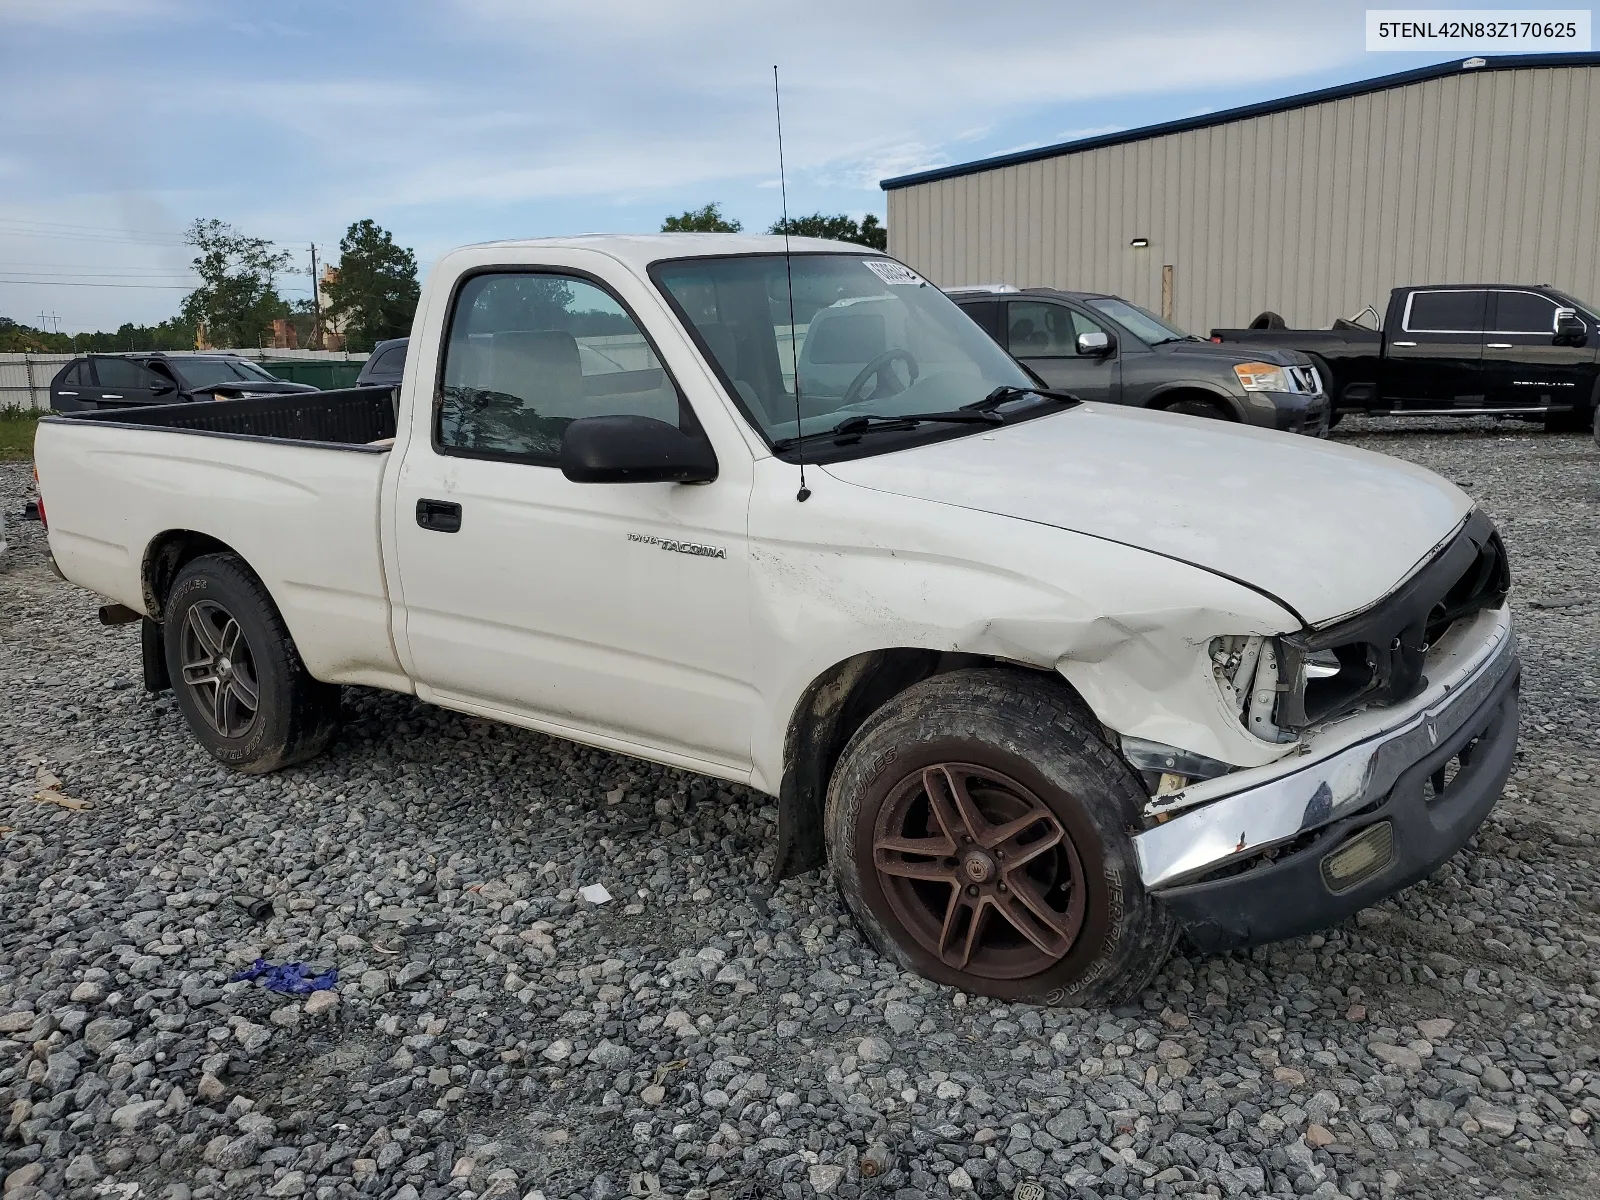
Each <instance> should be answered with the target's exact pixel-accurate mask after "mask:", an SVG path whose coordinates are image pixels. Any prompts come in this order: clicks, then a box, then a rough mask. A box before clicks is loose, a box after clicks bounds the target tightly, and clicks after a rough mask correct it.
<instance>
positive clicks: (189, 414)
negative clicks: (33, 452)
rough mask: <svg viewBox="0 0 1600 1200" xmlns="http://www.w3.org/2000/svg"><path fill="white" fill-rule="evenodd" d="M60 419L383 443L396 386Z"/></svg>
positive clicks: (318, 441)
mask: <svg viewBox="0 0 1600 1200" xmlns="http://www.w3.org/2000/svg"><path fill="white" fill-rule="evenodd" d="M61 419H63V420H70V421H93V422H96V423H100V424H109V425H138V426H141V427H143V428H157V429H170V430H175V431H176V430H182V431H185V432H188V433H202V434H210V435H213V436H216V437H241V438H265V439H270V440H273V441H287V442H309V443H312V444H315V445H320V446H331V447H337V448H339V449H345V450H354V449H382V447H377V446H373V445H372V443H374V442H382V441H386V440H387V439H389V438H392V437H394V432H395V401H394V389H392V388H377V387H359V388H344V389H342V390H340V391H337V392H301V393H294V394H290V395H283V396H253V397H250V398H247V399H242V400H213V401H201V402H196V403H190V404H159V405H150V406H147V407H128V408H109V409H99V410H96V411H91V412H82V413H71V414H64V415H63V416H62V417H61Z"/></svg>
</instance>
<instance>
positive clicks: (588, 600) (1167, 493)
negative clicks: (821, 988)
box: [36, 235, 1518, 1004]
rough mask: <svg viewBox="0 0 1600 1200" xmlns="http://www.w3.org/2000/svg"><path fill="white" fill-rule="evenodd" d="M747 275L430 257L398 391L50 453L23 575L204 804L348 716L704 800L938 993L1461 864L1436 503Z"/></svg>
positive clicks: (885, 305)
mask: <svg viewBox="0 0 1600 1200" xmlns="http://www.w3.org/2000/svg"><path fill="white" fill-rule="evenodd" d="M789 250H790V251H791V252H792V253H791V254H790V255H789V256H787V257H786V255H785V244H784V242H783V240H782V239H781V238H768V237H740V236H729V235H667V236H650V237H620V236H619V237H578V238H565V239H559V240H542V241H521V242H504V243H499V244H492V245H481V246H473V247H469V248H467V249H462V250H457V251H455V252H453V253H450V254H448V255H446V256H445V257H444V258H443V259H442V260H441V261H440V262H439V264H438V265H437V267H436V268H435V269H434V271H433V272H432V274H431V275H430V277H429V280H428V284H427V287H426V289H425V290H424V293H423V297H422V302H421V306H420V308H419V309H418V312H417V317H416V323H415V326H414V329H413V333H412V341H411V353H410V354H409V356H408V360H407V363H406V367H405V376H404V379H403V382H402V384H401V386H400V387H399V389H398V391H396V392H394V393H391V392H390V391H388V390H382V389H371V388H368V389H360V390H356V391H351V392H336V393H320V394H315V395H308V396H305V397H300V396H291V397H271V398H264V399H251V400H238V401H223V402H219V403H214V404H206V405H174V406H166V407H161V408H149V409H143V410H139V411H114V412H104V413H86V414H82V415H73V416H59V417H49V418H46V419H45V420H44V421H43V423H42V424H41V426H40V429H39V434H38V442H37V454H36V461H37V467H38V473H39V481H40V486H41V490H42V496H43V501H44V508H45V510H46V513H47V516H48V528H49V538H50V546H51V550H52V552H53V554H54V557H55V560H56V562H57V563H58V564H59V568H60V570H61V571H62V572H63V573H64V574H65V576H66V577H67V578H68V579H70V580H72V581H73V582H75V583H77V584H80V585H81V586H83V587H85V588H88V589H90V590H92V591H94V592H97V593H99V594H100V595H101V596H103V597H105V598H107V600H108V601H110V602H111V603H110V604H108V606H107V608H106V609H104V610H102V618H103V619H106V620H113V621H114V620H117V619H123V620H133V619H137V618H139V617H143V618H144V631H145V637H144V644H145V647H146V663H145V668H146V680H147V686H149V687H150V688H152V689H159V688H162V687H165V686H168V685H169V681H170V685H171V686H173V687H174V689H175V692H176V695H177V700H178V703H179V705H180V706H181V708H182V711H183V712H184V714H185V716H186V718H187V719H188V722H189V724H190V725H191V727H192V728H193V730H194V733H195V736H196V737H197V738H198V739H199V740H200V741H201V742H202V743H204V744H205V746H206V747H207V748H208V749H209V750H210V751H211V753H212V754H214V755H215V756H216V757H217V758H219V759H220V760H222V761H223V762H225V763H229V764H231V765H233V766H235V767H237V768H238V769H240V770H242V771H257V772H259V771H270V770H274V769H277V768H279V767H284V766H287V765H289V764H291V763H296V762H301V761H303V760H305V759H308V758H310V757H312V756H313V755H317V754H321V753H322V752H324V751H325V750H327V749H328V747H329V746H330V744H331V743H332V742H333V741H334V738H335V735H336V730H337V723H338V716H339V688H340V685H346V684H349V685H359V686H363V687H378V688H390V689H393V690H395V691H400V692H408V693H412V694H414V695H416V696H417V697H419V698H420V699H422V700H424V701H427V702H429V703H433V704H438V705H443V706H445V707H448V708H452V709H457V710H459V711H461V712H465V713H472V714H475V715H478V716H482V717H487V718H491V719H494V720H500V721H508V722H512V723H514V724H518V725H523V726H527V727H529V728H532V729H538V730H543V731H545V732H547V733H552V734H557V735H560V736H563V737H567V738H572V739H575V740H578V741H582V742H586V743H589V744H591V745H595V746H602V747H605V748H607V749H611V750H615V751H618V752H620V753H624V754H631V755H637V756H639V757H641V758H646V759H650V760H653V761H655V762H659V763H666V764H670V765H673V766H676V767H681V768H683V769H686V770H690V771H697V772H702V773H704V774H707V775H713V776H717V777H719V778H722V779H729V780H735V781H738V782H740V783H745V784H748V785H749V786H750V787H752V788H755V789H757V790H758V791H761V792H765V793H769V794H772V795H775V796H776V797H777V798H778V809H779V813H780V821H779V826H780V828H779V840H780V845H779V848H778V860H777V872H778V874H779V875H780V876H782V875H787V874H792V873H794V872H797V871H802V870H808V869H812V868H815V867H819V866H821V865H823V863H824V862H825V861H826V863H827V864H828V865H829V866H830V867H831V868H832V870H833V873H834V876H835V878H836V880H837V881H838V885H839V888H840V889H841V891H842V893H843V895H844V899H845V900H846V902H847V903H848V904H849V906H850V908H851V909H852V911H853V912H854V914H855V916H856V918H857V919H858V920H859V922H860V924H861V925H862V926H863V928H864V929H865V930H866V932H867V933H868V935H869V936H870V937H871V938H872V940H873V941H874V943H875V944H876V945H877V946H878V947H879V948H880V949H881V950H882V951H883V952H884V953H885V954H888V955H892V956H893V957H894V958H895V959H897V960H898V961H899V962H901V963H902V964H904V965H905V966H906V967H908V968H910V969H912V970H915V971H918V972H921V973H922V974H924V975H927V976H929V977H930V978H933V979H936V980H940V981H942V982H945V983H948V984H952V985H955V986H957V987H961V988H965V989H968V990H971V991H974V992H982V993H988V994H991V995H995V996H1001V997H1006V998H1010V999H1017V1000H1029V1001H1040V1002H1046V1003H1069V1004H1090V1003H1105V1002H1112V1001H1117V1000H1120V999H1122V998H1125V997H1127V996H1130V995H1132V994H1135V993H1136V992H1137V991H1138V990H1139V989H1140V988H1142V987H1143V986H1144V985H1145V984H1146V983H1147V982H1148V981H1149V979H1150V978H1151V976H1152V975H1153V973H1154V972H1155V971H1156V970H1157V968H1158V967H1159V966H1160V964H1161V962H1162V959H1163V957H1164V956H1165V955H1166V954H1167V952H1168V950H1169V948H1170V946H1171V945H1172V942H1173V939H1174V937H1175V936H1176V934H1177V932H1178V930H1179V929H1180V928H1186V929H1187V930H1188V932H1189V934H1190V935H1191V937H1193V938H1194V939H1195V941H1197V942H1198V943H1199V944H1200V945H1201V946H1203V947H1220V946H1228V945H1244V944H1250V943H1256V942H1261V941H1267V940H1271V939H1275V938H1282V937H1287V936H1293V935H1297V934H1300V933H1304V932H1307V931H1309V930H1312V929H1314V928H1317V927H1320V926H1325V925H1328V924H1330V923H1333V922H1336V921H1338V920H1340V919H1342V918H1344V917H1346V916H1348V915H1349V914H1351V913H1353V912H1354V911H1355V910H1356V909H1358V908H1360V907H1362V906H1364V905H1367V904H1370V903H1372V902H1374V901H1375V900H1377V899H1379V898H1381V897H1384V896H1387V895H1390V894H1392V893H1393V892H1395V891H1397V890H1398V889H1400V888H1402V887H1405V886H1406V885H1408V884H1410V883H1412V882H1414V881H1416V880H1418V879H1420V878H1422V877H1423V876H1424V875H1426V874H1427V873H1428V872H1430V871H1431V870H1432V869H1433V868H1434V867H1435V866H1437V865H1438V864H1439V863H1440V862H1442V861H1443V860H1444V859H1446V858H1447V857H1449V856H1450V855H1451V854H1453V853H1454V852H1455V851H1456V850H1457V849H1458V848H1460V847H1461V846H1462V845H1463V844H1464V843H1465V842H1466V841H1467V839H1468V838H1469V837H1470V836H1471V834H1472V833H1473V831H1474V830H1475V829H1476V828H1477V826H1478V825H1479V823H1480V822H1481V821H1482V819H1483V817H1484V815H1485V814H1486V813H1487V812H1488V810H1489V809H1490V808H1491V807H1492V806H1493V804H1494V802H1495V800H1496V799H1497V797H1498V796H1499V794H1500V791H1501V788H1502V786H1503V784H1504V782H1505V779H1506V776H1507V773H1508V772H1509V770H1510V767H1511V762H1512V757H1513V754H1514V752H1515V748H1516V739H1517V698H1516V697H1517V680H1518V667H1517V660H1516V656H1515V649H1514V643H1513V638H1512V633H1511V626H1510V617H1509V611H1508V606H1507V604H1506V591H1507V587H1508V585H1509V574H1508V569H1507V564H1506V558H1505V552H1504V549H1503V547H1502V546H1501V543H1500V539H1499V537H1498V535H1497V534H1496V533H1495V531H1494V527H1493V525H1492V524H1491V523H1490V521H1489V519H1488V518H1487V517H1486V516H1485V515H1483V514H1482V513H1481V512H1479V511H1476V510H1475V509H1474V507H1473V505H1472V502H1471V501H1470V499H1469V498H1468V497H1467V496H1466V495H1464V494H1463V493H1462V492H1461V491H1459V490H1458V489H1456V488H1455V487H1453V486H1451V485H1450V484H1448V483H1446V482H1445V481H1443V480H1441V479H1439V478H1437V477H1436V476H1434V475H1432V474H1430V473H1429V472H1427V471H1424V470H1422V469H1420V468H1417V467H1413V466H1408V465H1406V464H1405V463H1401V462H1397V461H1395V460H1393V459H1389V458H1384V457H1381V456H1378V455H1373V454H1366V453H1362V452H1360V451H1356V450H1352V449H1347V448H1342V447H1340V446H1337V445H1330V444H1327V443H1324V442H1318V441H1315V440H1312V439H1309V438H1302V437H1295V436H1292V435H1287V434H1279V433H1274V432H1270V431H1264V430H1258V429H1251V428H1244V427H1240V426H1230V425H1229V424H1227V423H1224V422H1219V421H1203V420H1199V419H1194V418H1188V417H1182V416H1174V415H1169V414H1161V413H1148V412H1144V411H1137V410H1130V409H1127V408H1121V407H1111V406H1100V405H1095V404H1086V403H1079V402H1077V401H1076V400H1075V399H1074V398H1072V397H1070V396H1065V395H1062V394H1059V393H1052V392H1050V391H1048V390H1044V389H1043V388H1042V385H1040V384H1039V382H1038V381H1037V380H1036V379H1033V378H1032V377H1030V376H1029V375H1028V374H1027V373H1026V372H1025V371H1024V369H1023V368H1021V367H1020V366H1018V365H1017V364H1016V363H1015V362H1014V361H1013V360H1012V359H1010V358H1008V357H1007V356H1006V355H1005V354H1004V353H1003V352H1002V351H1001V350H1000V349H999V348H998V347H997V346H996V345H995V344H994V343H993V342H992V341H991V340H990V339H989V338H988V337H987V336H986V335H985V334H984V333H983V331H982V330H981V329H979V328H978V326H976V325H975V324H973V323H972V321H970V320H969V319H968V318H967V317H966V316H964V315H963V314H962V313H961V312H960V311H959V310H958V309H957V308H956V307H955V305H954V304H952V303H951V302H950V301H949V300H948V299H947V298H946V297H945V296H944V295H943V294H942V293H941V292H940V291H939V290H938V289H937V288H936V287H933V286H931V285H930V284H929V283H927V282H926V281H925V280H923V279H922V278H921V277H919V276H918V275H917V274H916V273H915V272H913V271H911V270H910V269H908V268H906V267H904V266H902V265H900V264H899V263H897V262H895V261H893V260H892V259H889V258H887V257H884V256H882V255H879V254H877V253H874V252H871V251H867V250H863V249H862V248H861V247H859V246H850V245H846V244H841V243H833V242H820V241H810V240H801V239H795V240H794V241H793V242H792V244H791V245H790V246H789ZM802 460H803V466H804V481H805V486H804V488H802V487H801V468H802Z"/></svg>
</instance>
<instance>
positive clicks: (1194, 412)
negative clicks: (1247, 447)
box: [1162, 396, 1233, 421]
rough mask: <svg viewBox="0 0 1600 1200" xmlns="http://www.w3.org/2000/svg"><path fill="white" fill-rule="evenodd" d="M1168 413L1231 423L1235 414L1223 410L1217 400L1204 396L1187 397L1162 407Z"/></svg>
mask: <svg viewBox="0 0 1600 1200" xmlns="http://www.w3.org/2000/svg"><path fill="white" fill-rule="evenodd" d="M1162 407H1163V408H1164V409H1165V410H1166V411H1167V412H1170V413H1182V414H1183V415H1184V416H1186V417H1206V418H1207V419H1209V420H1213V421H1231V420H1233V414H1232V413H1230V412H1228V410H1227V409H1225V408H1223V407H1222V405H1220V404H1218V403H1217V402H1216V401H1215V400H1207V399H1205V398H1204V397H1203V396H1185V397H1183V398H1182V399H1181V400H1174V401H1173V402H1172V403H1171V404H1166V405H1163V406H1162Z"/></svg>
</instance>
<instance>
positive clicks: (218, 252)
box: [182, 218, 290, 348]
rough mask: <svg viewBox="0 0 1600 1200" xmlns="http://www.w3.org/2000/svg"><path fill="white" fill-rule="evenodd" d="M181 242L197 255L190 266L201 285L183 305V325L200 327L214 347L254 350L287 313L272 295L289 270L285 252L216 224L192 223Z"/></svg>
mask: <svg viewBox="0 0 1600 1200" xmlns="http://www.w3.org/2000/svg"><path fill="white" fill-rule="evenodd" d="M184 240H185V241H186V242H188V243H189V245H191V246H193V247H194V248H195V249H196V250H197V251H199V253H198V254H196V255H195V257H194V259H193V262H194V269H195V272H196V273H197V274H198V275H199V276H200V279H201V284H200V286H199V287H197V288H196V289H195V290H194V291H192V292H190V293H189V295H188V296H187V297H186V298H185V299H184V302H183V314H182V316H183V320H184V321H185V322H186V323H188V324H189V325H191V326H195V325H204V326H205V328H206V337H207V340H208V341H209V342H210V343H211V344H212V345H213V346H221V347H239V348H242V347H247V346H256V345H259V344H260V343H261V339H262V336H263V334H264V333H265V332H266V331H267V330H268V329H270V327H271V325H272V322H273V321H274V320H275V319H276V318H278V317H282V316H287V315H288V312H289V309H288V306H287V305H286V304H284V302H283V298H282V297H280V296H279V295H278V289H277V276H278V273H279V272H280V271H285V270H287V269H288V267H289V261H290V259H289V254H288V252H287V251H282V250H275V249H274V248H273V245H272V243H271V242H269V241H268V240H267V239H266V238H253V237H246V236H245V235H244V234H242V233H240V232H239V231H238V230H237V229H235V228H234V227H233V226H232V225H229V224H227V223H226V222H224V221H218V220H216V219H215V218H213V219H212V220H210V221H202V220H200V219H198V218H196V219H195V222H194V224H192V225H190V226H189V228H188V229H187V230H186V231H185V233H184Z"/></svg>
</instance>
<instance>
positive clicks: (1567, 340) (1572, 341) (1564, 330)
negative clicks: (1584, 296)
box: [1550, 308, 1589, 346]
mask: <svg viewBox="0 0 1600 1200" xmlns="http://www.w3.org/2000/svg"><path fill="white" fill-rule="evenodd" d="M1550 340H1551V341H1552V342H1553V343H1554V344H1555V345H1557V346H1563V345H1565V346H1581V345H1583V343H1584V342H1586V341H1588V340H1589V327H1588V326H1587V325H1585V324H1584V323H1583V319H1582V318H1581V317H1579V316H1578V310H1577V309H1575V308H1558V309H1556V334H1555V337H1553V338H1551V339H1550Z"/></svg>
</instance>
